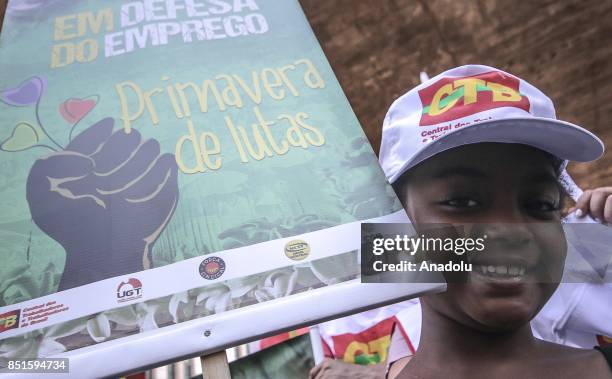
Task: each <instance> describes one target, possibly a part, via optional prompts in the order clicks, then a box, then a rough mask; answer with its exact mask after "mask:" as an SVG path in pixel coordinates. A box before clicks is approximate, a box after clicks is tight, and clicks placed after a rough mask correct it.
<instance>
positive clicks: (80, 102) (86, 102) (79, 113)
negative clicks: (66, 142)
mask: <svg viewBox="0 0 612 379" xmlns="http://www.w3.org/2000/svg"><path fill="white" fill-rule="evenodd" d="M96 104H97V97H93V98H85V99H68V100H66V101H64V102H63V103H61V104H60V106H59V112H60V114H61V115H62V117H63V118H64V120H66V122H68V123H69V124H72V125H74V124H76V123H77V122H79V121H80V120H81V119H82V118H83V117H85V116H87V114H88V113H89V112H91V110H92V109H94V107H95V106H96Z"/></svg>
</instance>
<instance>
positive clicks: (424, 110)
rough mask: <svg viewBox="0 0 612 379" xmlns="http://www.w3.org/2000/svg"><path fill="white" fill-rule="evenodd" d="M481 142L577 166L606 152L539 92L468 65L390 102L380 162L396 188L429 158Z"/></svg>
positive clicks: (498, 73)
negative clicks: (514, 146)
mask: <svg viewBox="0 0 612 379" xmlns="http://www.w3.org/2000/svg"><path fill="white" fill-rule="evenodd" d="M480 142H503V143H519V144H524V145H529V146H533V147H536V148H538V149H541V150H544V151H546V152H548V153H550V154H552V155H554V156H556V157H558V158H560V159H562V160H569V161H578V162H589V161H593V160H596V159H597V158H599V157H601V156H602V155H603V153H604V145H603V143H602V142H601V140H600V139H599V138H597V136H595V135H594V134H593V133H591V132H589V131H588V130H586V129H584V128H581V127H580V126H577V125H574V124H571V123H569V122H565V121H560V120H557V118H556V116H555V108H554V105H553V103H552V101H551V100H550V99H549V98H548V97H547V96H546V95H544V93H542V92H541V91H540V90H539V89H537V88H536V87H534V86H532V85H531V84H529V83H527V82H526V81H524V80H522V79H520V78H518V77H516V76H514V75H511V74H508V73H506V72H504V71H501V70H498V69H496V68H493V67H488V66H482V65H467V66H461V67H457V68H453V69H451V70H448V71H445V72H443V73H441V74H439V75H437V76H435V77H433V78H431V79H429V80H427V81H425V82H424V83H421V84H420V85H419V86H417V87H416V88H414V89H412V90H410V91H408V92H407V93H406V94H404V95H402V96H401V97H400V98H399V99H397V100H396V101H395V102H394V103H393V104H392V105H391V107H390V108H389V111H388V112H387V116H386V117H385V121H384V124H383V131H382V142H381V146H380V154H379V160H380V164H381V166H382V168H383V170H384V172H385V175H386V176H387V179H388V180H389V183H393V182H395V181H396V180H397V179H398V178H399V177H400V176H401V175H402V174H403V173H404V172H406V170H408V169H410V168H411V167H413V166H415V165H416V164H418V163H420V162H422V161H424V160H425V159H427V158H430V157H432V156H434V155H436V154H438V153H440V152H442V151H445V150H448V149H451V148H454V147H457V146H461V145H466V144H471V143H480Z"/></svg>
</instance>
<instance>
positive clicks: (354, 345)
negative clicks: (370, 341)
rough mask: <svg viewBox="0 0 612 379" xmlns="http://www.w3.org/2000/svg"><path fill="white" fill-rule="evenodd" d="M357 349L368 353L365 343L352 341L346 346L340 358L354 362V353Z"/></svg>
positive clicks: (368, 349)
mask: <svg viewBox="0 0 612 379" xmlns="http://www.w3.org/2000/svg"><path fill="white" fill-rule="evenodd" d="M359 351H361V352H362V353H363V354H370V348H369V347H368V345H367V344H366V343H363V342H359V341H353V342H351V343H350V344H349V345H348V346H347V347H346V350H345V351H344V357H342V359H343V360H344V361H345V362H350V363H355V355H356V353H357V352H359Z"/></svg>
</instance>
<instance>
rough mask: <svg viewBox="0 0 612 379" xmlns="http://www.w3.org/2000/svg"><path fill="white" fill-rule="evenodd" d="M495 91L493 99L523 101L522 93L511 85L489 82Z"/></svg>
mask: <svg viewBox="0 0 612 379" xmlns="http://www.w3.org/2000/svg"><path fill="white" fill-rule="evenodd" d="M487 87H489V89H491V91H492V92H493V101H521V95H520V94H519V93H518V92H516V91H515V90H514V89H512V88H510V87H506V86H504V85H502V84H498V83H492V82H489V83H487Z"/></svg>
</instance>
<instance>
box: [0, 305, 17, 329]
mask: <svg viewBox="0 0 612 379" xmlns="http://www.w3.org/2000/svg"><path fill="white" fill-rule="evenodd" d="M20 315H21V310H20V309H16V310H14V311H10V312H6V313H2V314H0V333H2V332H5V331H7V330H10V329H15V328H19V316H20Z"/></svg>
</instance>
